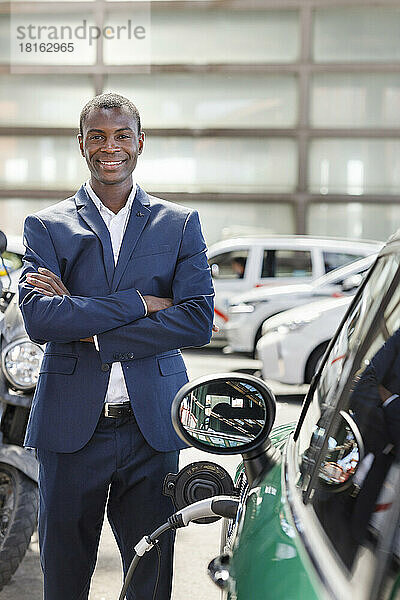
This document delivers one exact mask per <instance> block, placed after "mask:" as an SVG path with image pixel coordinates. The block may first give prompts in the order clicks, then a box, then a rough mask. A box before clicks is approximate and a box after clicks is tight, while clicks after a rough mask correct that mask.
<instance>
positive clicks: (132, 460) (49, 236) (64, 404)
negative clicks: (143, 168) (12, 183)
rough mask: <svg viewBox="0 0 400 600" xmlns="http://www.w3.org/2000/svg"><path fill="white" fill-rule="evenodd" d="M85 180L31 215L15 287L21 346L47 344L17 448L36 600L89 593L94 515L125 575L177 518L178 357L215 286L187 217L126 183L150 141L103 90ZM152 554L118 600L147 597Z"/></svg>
mask: <svg viewBox="0 0 400 600" xmlns="http://www.w3.org/2000/svg"><path fill="white" fill-rule="evenodd" d="M78 140H79V146H80V150H81V153H82V156H83V157H84V158H85V160H86V163H87V166H88V168H89V171H90V175H91V176H90V179H89V180H88V181H87V182H86V183H85V184H84V185H82V187H81V188H80V189H79V191H78V192H77V193H76V194H75V196H73V197H71V198H67V199H66V200H64V201H62V202H59V203H58V204H55V205H53V206H51V207H49V208H47V209H44V210H42V211H40V212H38V213H37V214H35V215H30V216H29V217H27V219H26V221H25V227H24V243H25V246H26V252H25V257H24V266H23V272H22V276H21V280H20V286H19V298H20V308H21V311H22V314H23V317H24V321H25V326H26V330H27V332H28V335H29V337H30V338H31V339H32V340H34V341H36V342H38V343H41V344H43V343H46V349H45V355H44V358H43V362H42V366H41V370H40V376H39V381H38V384H37V387H36V392H35V396H34V399H33V403H32V410H31V414H30V418H29V423H28V428H27V434H26V439H25V445H26V446H28V447H33V448H36V449H37V456H38V460H39V464H40V474H39V490H40V510H39V540H40V549H41V563H42V568H43V572H44V599H45V600H86V599H87V598H88V594H89V588H90V580H91V576H92V574H93V570H94V567H95V563H96V555H97V548H98V543H99V536H100V532H101V528H102V522H103V517H104V512H105V509H106V507H107V514H108V518H109V521H110V524H111V527H112V529H113V532H114V535H115V538H116V540H117V543H118V546H119V549H120V552H121V556H122V562H123V568H124V572H125V573H126V570H127V568H128V566H129V563H130V561H131V559H132V554H133V547H134V546H135V544H136V542H137V541H138V540H139V539H140V538H141V537H142V536H143V535H144V534H146V533H149V532H151V531H153V530H154V529H155V528H156V527H157V526H158V525H160V524H161V523H163V522H165V520H166V519H167V517H168V516H169V514H171V512H172V505H171V504H170V501H169V499H167V498H166V497H164V496H163V495H162V483H163V479H164V476H165V474H166V473H168V472H170V471H176V470H177V464H178V454H179V449H181V448H183V447H184V444H182V442H181V441H180V440H179V438H178V437H177V436H176V434H175V432H174V430H173V427H172V423H171V418H170V406H171V402H172V399H173V397H174V395H175V393H176V392H177V390H178V389H179V388H180V387H181V386H182V385H183V384H184V383H185V382H186V381H187V374H186V367H185V364H184V362H183V358H182V355H181V352H180V348H182V347H187V346H201V345H204V344H206V343H208V341H209V340H210V336H211V328H212V317H213V295H214V293H213V287H212V281H211V277H210V270H209V267H208V264H207V259H206V247H205V243H204V239H203V236H202V233H201V228H200V223H199V218H198V215H197V212H196V211H194V210H191V209H188V208H185V207H182V206H179V205H176V204H172V203H170V202H166V201H164V200H161V199H159V198H155V197H152V196H150V195H148V194H146V193H145V192H144V191H143V190H142V189H141V188H140V187H139V186H138V185H136V183H135V181H134V179H133V175H132V174H133V172H134V169H135V167H136V163H137V160H138V156H139V155H140V154H141V152H142V150H143V144H144V134H143V133H142V131H141V126H140V118H139V114H138V111H137V109H136V107H135V106H134V105H133V104H132V103H131V102H130V101H129V100H128V99H126V98H123V97H122V96H119V95H117V94H102V95H101V96H96V97H95V98H94V99H93V100H91V101H90V102H89V103H88V104H87V105H86V106H85V107H84V108H83V110H82V113H81V120H80V134H79V136H78ZM159 543H160V549H161V565H160V569H161V570H160V579H159V584H158V589H157V595H156V598H157V599H158V600H167V599H168V598H170V592H171V579H172V549H173V536H172V535H170V536H169V537H168V535H165V536H163V537H162V538H161V539H160V542H159ZM156 578H157V559H156V556H153V557H147V558H146V559H143V560H142V561H141V563H140V564H139V568H138V569H137V571H136V573H135V577H134V579H133V582H132V585H131V586H130V589H129V591H128V595H127V598H128V600H150V599H151V598H152V597H153V591H154V587H155V584H156Z"/></svg>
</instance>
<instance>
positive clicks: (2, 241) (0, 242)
mask: <svg viewBox="0 0 400 600" xmlns="http://www.w3.org/2000/svg"><path fill="white" fill-rule="evenodd" d="M6 248H7V237H6V234H5V233H3V231H1V230H0V254H3V252H5V251H6Z"/></svg>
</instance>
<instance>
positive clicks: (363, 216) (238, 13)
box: [0, 0, 400, 243]
mask: <svg viewBox="0 0 400 600" xmlns="http://www.w3.org/2000/svg"><path fill="white" fill-rule="evenodd" d="M83 20H85V21H86V24H87V25H90V24H92V25H97V26H98V27H103V28H104V27H108V28H113V29H114V30H115V29H116V28H117V26H118V25H120V26H121V25H126V23H127V22H128V21H129V20H130V21H131V22H132V23H133V24H137V23H138V24H140V25H142V26H143V27H144V29H145V30H146V34H147V35H146V40H144V41H143V40H142V41H143V44H142V45H141V44H140V43H139V42H138V41H137V40H133V41H132V39H129V40H128V39H126V38H124V37H123V36H122V37H121V39H118V40H116V39H112V40H111V39H107V36H104V35H101V36H100V37H99V38H98V39H95V40H92V42H91V43H90V44H89V43H88V40H87V39H86V40H81V39H75V38H74V44H75V47H74V51H73V52H67V51H65V52H61V51H59V52H52V53H51V52H44V51H43V52H42V51H39V50H38V51H35V50H32V48H31V50H29V51H28V49H27V47H26V43H27V41H29V40H27V39H24V40H23V41H22V42H21V41H19V40H18V41H17V40H16V39H15V37H16V36H15V32H16V27H17V26H18V25H19V26H21V25H23V26H24V27H27V25H28V24H30V25H32V26H34V27H36V29H37V28H38V26H39V25H46V26H49V27H50V26H53V25H56V26H57V27H58V28H61V26H64V27H65V28H66V29H67V27H70V28H73V27H77V26H79V25H80V24H82V22H83ZM399 32H400V6H399V2H398V1H390V0H386V1H384V2H379V1H377V0H371V1H369V0H362V1H361V0H353V1H352V2H351V5H349V3H348V2H345V1H343V0H336V1H330V0H329V1H327V0H302V1H300V0H298V1H296V0H280V1H278V0H275V1H273V0H209V1H202V0H191V1H182V0H153V2H141V1H140V0H139V1H138V0H136V1H122V2H119V1H111V0H110V1H107V0H92V1H86V2H76V1H75V2H74V1H70V2H65V1H55V0H54V1H53V2H39V1H31V2H22V1H20V0H14V2H11V7H10V5H9V4H8V3H5V2H1V1H0V40H1V41H0V156H1V157H2V160H1V161H0V210H1V212H0V215H1V217H0V224H1V226H2V228H4V229H5V230H6V231H8V232H10V233H18V232H20V231H21V225H22V221H23V217H24V215H25V214H27V213H28V212H32V211H34V210H37V209H38V208H40V207H42V206H44V205H46V204H49V203H52V202H54V201H56V200H58V199H59V198H63V197H66V196H67V195H71V194H72V193H73V192H74V191H75V190H76V189H77V187H79V185H80V184H81V182H82V181H83V180H84V179H85V178H86V177H87V170H86V167H85V163H84V160H83V158H82V157H81V156H80V154H79V152H78V145H77V141H76V133H77V131H78V129H77V126H78V122H79V113H80V109H81V107H82V106H83V104H84V103H85V102H86V101H87V100H88V99H89V98H90V97H91V96H93V95H94V94H96V93H100V92H102V91H104V90H106V91H108V90H112V91H116V92H119V93H122V94H124V95H126V96H128V97H129V98H130V99H132V100H133V101H134V102H135V104H137V106H138V108H139V111H140V113H141V115H142V121H143V129H144V131H145V132H146V134H147V139H146V146H145V152H144V154H143V156H142V158H141V159H140V163H139V165H138V168H137V179H138V182H139V183H140V184H141V185H142V186H143V187H144V188H145V189H146V190H148V191H150V192H153V193H155V194H158V195H160V196H162V197H165V198H167V199H170V200H173V201H177V202H181V203H184V204H186V205H188V206H192V207H195V208H197V209H199V211H200V214H201V217H202V220H203V225H204V228H205V232H206V237H207V241H208V243H212V242H214V241H216V240H217V239H220V238H221V237H227V236H229V235H235V234H240V233H251V232H256V233H261V234H263V233H272V232H273V233H311V234H321V235H341V236H347V237H356V238H357V237H364V238H365V237H367V238H377V239H385V238H386V237H387V236H388V235H389V234H391V233H392V232H393V231H394V230H395V229H397V226H398V223H399V222H400V205H399V202H398V193H399V191H400V35H399ZM35 41H36V42H37V43H38V42H39V41H40V40H37V39H36V38H35V40H32V41H31V43H32V44H34V42H35ZM67 41H68V40H67ZM21 44H22V46H21Z"/></svg>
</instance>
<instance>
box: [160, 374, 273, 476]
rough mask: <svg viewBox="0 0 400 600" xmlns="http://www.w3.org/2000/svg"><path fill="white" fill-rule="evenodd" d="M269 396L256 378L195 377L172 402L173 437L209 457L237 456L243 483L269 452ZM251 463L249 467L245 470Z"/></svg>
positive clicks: (224, 375) (265, 387)
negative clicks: (245, 477)
mask: <svg viewBox="0 0 400 600" xmlns="http://www.w3.org/2000/svg"><path fill="white" fill-rule="evenodd" d="M275 413H276V401H275V397H274V395H273V393H272V392H271V390H270V389H269V388H268V387H267V385H266V384H265V383H264V382H263V381H262V380H261V379H259V378H257V377H253V376H251V375H244V374H243V373H222V374H218V375H211V376H206V377H201V378H199V379H196V380H194V381H191V382H189V383H187V384H186V385H184V386H183V387H182V388H181V389H180V390H179V392H178V393H177V395H176V396H175V398H174V401H173V404H172V409H171V415H172V422H173V425H174V428H175V431H176V432H177V434H178V435H179V437H180V438H181V439H182V440H184V441H185V442H186V443H188V444H190V445H191V446H194V447H195V448H198V449H199V450H203V451H204V452H212V453H214V454H242V455H243V460H244V463H245V467H246V461H247V463H248V465H247V467H248V468H247V470H246V474H247V475H248V478H249V477H250V479H254V477H255V476H256V475H257V474H258V471H259V470H260V469H261V470H262V463H263V462H264V463H266V462H268V461H267V458H265V461H263V460H261V462H260V461H258V463H257V465H256V464H255V463H254V462H252V459H253V457H254V456H257V458H260V456H261V455H262V454H263V450H267V448H268V447H269V446H270V442H269V440H268V435H269V433H270V431H271V428H272V425H273V423H274V420H275ZM250 463H251V464H250Z"/></svg>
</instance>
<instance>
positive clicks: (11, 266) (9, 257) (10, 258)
mask: <svg viewBox="0 0 400 600" xmlns="http://www.w3.org/2000/svg"><path fill="white" fill-rule="evenodd" d="M3 260H4V264H5V267H6V269H7V271H8V273H13V272H14V271H16V270H17V269H20V268H21V267H22V256H21V254H17V253H15V252H8V251H6V252H3ZM4 275H6V272H5V270H4V267H3V265H2V264H1V263H0V277H3V276H4Z"/></svg>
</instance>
